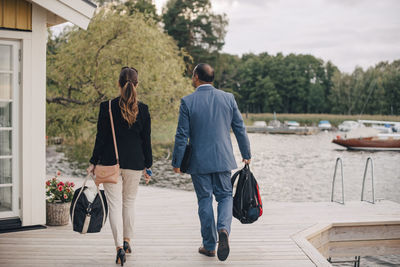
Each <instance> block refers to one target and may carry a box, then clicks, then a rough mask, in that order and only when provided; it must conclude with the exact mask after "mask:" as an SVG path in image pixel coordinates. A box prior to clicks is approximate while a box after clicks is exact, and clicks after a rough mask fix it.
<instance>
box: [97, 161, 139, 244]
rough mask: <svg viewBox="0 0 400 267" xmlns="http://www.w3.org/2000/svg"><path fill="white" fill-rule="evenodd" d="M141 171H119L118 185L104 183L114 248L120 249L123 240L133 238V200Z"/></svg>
mask: <svg viewBox="0 0 400 267" xmlns="http://www.w3.org/2000/svg"><path fill="white" fill-rule="evenodd" d="M142 173H143V171H135V170H129V169H121V176H120V177H119V180H118V183H116V184H111V183H105V184H103V186H104V191H105V194H106V197H107V202H108V210H109V218H110V225H111V230H112V233H113V236H114V242H115V246H116V247H122V246H123V243H124V238H129V239H132V238H133V224H134V219H135V199H136V194H137V191H138V187H139V181H140V178H141V177H142Z"/></svg>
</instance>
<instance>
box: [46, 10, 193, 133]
mask: <svg viewBox="0 0 400 267" xmlns="http://www.w3.org/2000/svg"><path fill="white" fill-rule="evenodd" d="M67 36H68V39H67V41H66V42H65V43H62V44H60V46H59V47H58V48H57V52H56V53H55V54H53V55H49V56H48V61H47V64H48V65H47V68H48V74H47V85H48V86H47V103H48V105H47V111H48V112H47V125H48V127H47V131H48V134H49V135H55V134H62V135H74V134H75V135H77V136H80V135H82V134H83V133H85V132H86V133H87V132H88V131H89V132H90V131H91V130H93V129H94V125H95V124H94V123H95V122H96V121H97V113H98V107H99V103H100V102H101V101H105V100H108V99H110V98H113V97H116V96H117V95H118V93H119V89H118V87H117V81H118V75H119V72H120V70H121V67H122V66H133V67H135V68H136V69H138V70H139V88H138V95H139V100H141V101H143V102H144V103H146V104H148V105H149V108H150V112H151V115H152V119H153V121H154V124H155V125H160V128H162V125H164V124H165V122H166V121H168V120H174V119H175V118H176V114H177V109H178V107H179V103H180V98H181V97H182V96H184V95H185V94H188V93H189V92H190V90H191V86H190V81H189V79H187V78H185V77H184V76H183V74H184V71H185V65H184V62H183V59H182V56H181V53H180V51H179V49H178V48H177V47H176V44H175V42H174V41H173V39H172V38H171V37H169V36H168V35H166V34H164V33H162V32H161V31H160V30H159V28H158V26H157V25H156V24H155V23H154V21H153V20H146V18H145V17H144V16H143V15H142V14H141V13H136V14H132V15H131V16H127V15H121V14H119V13H117V12H112V11H108V12H105V11H104V10H103V11H100V12H99V13H98V14H96V15H95V17H94V18H93V19H92V21H91V23H90V25H89V27H88V29H87V31H83V30H80V29H77V28H73V30H72V31H70V32H69V33H68V35H67ZM171 139H172V137H171Z"/></svg>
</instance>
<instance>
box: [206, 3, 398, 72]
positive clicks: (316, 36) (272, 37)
mask: <svg viewBox="0 0 400 267" xmlns="http://www.w3.org/2000/svg"><path fill="white" fill-rule="evenodd" d="M212 3H213V6H214V9H215V11H216V12H225V13H227V15H228V18H229V27H228V34H227V36H226V39H225V41H226V44H225V47H224V49H223V51H224V52H228V53H233V54H243V53H248V52H253V53H260V52H265V51H266V52H268V53H270V54H275V53H277V52H283V53H284V54H289V53H305V54H312V55H315V56H317V57H320V58H322V59H324V60H325V61H327V60H331V61H332V62H333V63H334V64H336V65H337V66H338V67H339V68H340V69H341V70H342V71H346V72H351V71H353V69H354V68H355V66H357V65H358V66H361V67H363V68H367V67H370V66H373V65H374V64H376V63H378V62H379V61H384V60H388V61H392V60H394V59H400V31H399V28H400V16H399V15H398V14H400V1H396V0H380V1H373V0H302V1H299V0H268V1H262V0H251V1H248V0H212Z"/></svg>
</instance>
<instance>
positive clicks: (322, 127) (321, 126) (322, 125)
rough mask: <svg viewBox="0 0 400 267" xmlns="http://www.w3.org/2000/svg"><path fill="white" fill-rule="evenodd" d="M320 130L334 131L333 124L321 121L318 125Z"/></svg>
mask: <svg viewBox="0 0 400 267" xmlns="http://www.w3.org/2000/svg"><path fill="white" fill-rule="evenodd" d="M318 128H319V129H320V130H331V129H332V124H331V123H330V122H329V121H320V122H319V123H318Z"/></svg>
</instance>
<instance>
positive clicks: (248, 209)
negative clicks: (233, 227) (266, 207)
mask: <svg viewBox="0 0 400 267" xmlns="http://www.w3.org/2000/svg"><path fill="white" fill-rule="evenodd" d="M238 177H239V179H238V182H237V186H236V191H235V194H234V196H233V217H235V218H236V219H238V220H239V221H240V222H241V223H253V222H255V221H257V219H258V218H259V217H260V216H261V215H262V213H263V209H262V201H261V195H260V189H259V187H258V184H257V181H256V178H254V175H253V173H252V172H251V171H250V167H249V165H248V164H246V165H245V166H244V168H243V169H241V170H240V171H237V172H236V173H235V174H234V175H233V176H232V179H231V183H232V188H233V185H234V184H235V181H236V179H237V178H238Z"/></svg>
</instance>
